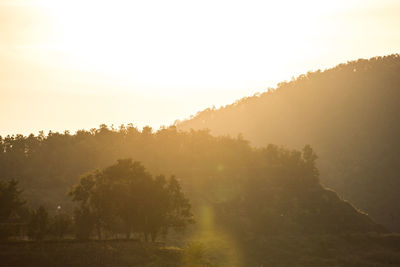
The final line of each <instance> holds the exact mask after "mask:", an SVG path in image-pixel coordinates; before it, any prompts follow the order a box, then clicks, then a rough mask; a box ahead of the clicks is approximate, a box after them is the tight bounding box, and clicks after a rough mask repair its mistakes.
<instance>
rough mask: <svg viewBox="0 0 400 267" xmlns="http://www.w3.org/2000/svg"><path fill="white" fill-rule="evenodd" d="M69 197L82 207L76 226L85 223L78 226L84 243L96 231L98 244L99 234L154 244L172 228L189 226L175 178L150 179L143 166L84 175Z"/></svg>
mask: <svg viewBox="0 0 400 267" xmlns="http://www.w3.org/2000/svg"><path fill="white" fill-rule="evenodd" d="M70 195H71V196H72V197H73V200H74V201H77V202H79V203H80V206H79V207H78V208H77V209H76V210H75V217H76V220H78V221H79V222H81V221H82V220H85V218H88V219H87V220H88V221H89V223H86V224H84V223H78V224H77V227H78V228H79V229H78V233H79V234H78V236H77V237H78V238H79V239H88V238H89V237H90V235H91V232H92V231H93V230H94V229H96V232H97V238H98V239H102V236H103V235H102V234H105V235H108V236H118V234H125V235H126V238H127V239H129V238H130V237H131V234H132V233H134V234H136V235H137V234H142V235H143V236H144V239H145V240H146V241H147V240H148V238H149V237H150V238H151V240H152V241H153V242H154V241H155V240H156V238H157V236H159V235H160V234H163V235H166V234H167V233H168V230H169V229H170V228H174V229H180V228H185V227H186V225H187V224H189V223H193V219H192V217H193V215H192V213H191V210H190V208H191V206H190V204H189V200H188V199H186V198H185V196H184V195H183V193H182V191H181V187H180V185H179V183H178V181H177V180H176V179H175V177H173V176H172V177H170V178H169V179H168V180H167V179H166V178H165V177H164V176H162V175H160V176H157V177H156V178H154V179H153V177H152V176H151V175H150V174H149V173H148V172H146V170H145V168H144V166H143V165H141V164H140V163H139V162H132V160H131V159H126V160H118V162H117V164H114V165H112V166H110V167H107V168H106V169H104V170H103V171H95V172H93V173H89V174H86V175H84V176H83V177H81V180H80V182H79V184H77V185H76V186H75V187H74V188H73V190H72V191H71V192H70Z"/></svg>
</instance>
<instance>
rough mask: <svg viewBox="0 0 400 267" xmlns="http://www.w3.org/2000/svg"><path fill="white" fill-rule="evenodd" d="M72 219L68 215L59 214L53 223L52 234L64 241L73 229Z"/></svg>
mask: <svg viewBox="0 0 400 267" xmlns="http://www.w3.org/2000/svg"><path fill="white" fill-rule="evenodd" d="M71 224H72V223H71V218H70V216H68V214H65V213H61V212H58V213H57V214H56V215H55V216H54V217H53V218H52V221H51V225H50V233H51V234H52V235H53V236H55V237H56V238H58V239H63V238H64V236H65V234H67V233H68V231H69V229H70V227H71Z"/></svg>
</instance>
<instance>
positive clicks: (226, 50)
mask: <svg viewBox="0 0 400 267" xmlns="http://www.w3.org/2000/svg"><path fill="white" fill-rule="evenodd" d="M399 14H400V1H399V0H376V1H372V0H337V1H320V0H318V1H317V0H304V1H298V0H296V1H289V0H280V1H267V0H264V1H252V0H241V1H234V0H229V1H219V0H212V1H209V0H202V1H190V0H182V1H176V0H172V1H153V0H146V1H118V0H114V1H83V0H81V1H76V0H69V1H57V0H0V135H3V136H4V135H7V134H13V133H23V134H29V133H31V132H33V133H35V134H36V133H37V132H38V131H39V130H45V132H47V131H48V130H56V131H63V130H65V129H69V130H72V131H74V130H77V129H82V128H85V129H89V128H92V127H96V126H98V125H99V124H101V123H106V124H114V125H116V126H118V125H120V124H122V123H130V122H133V123H134V124H136V125H137V126H139V127H142V126H144V125H151V126H153V127H154V128H158V127H159V126H160V125H169V124H172V123H173V122H174V120H176V119H183V118H188V117H189V115H190V114H195V113H196V112H197V111H199V110H202V109H204V108H206V107H210V106H213V105H215V106H216V107H219V106H220V105H225V104H229V103H231V102H233V101H235V100H237V99H239V98H241V97H243V96H248V95H253V94H254V93H256V92H261V91H265V90H266V89H267V88H268V87H270V86H272V87H273V86H275V84H276V83H277V82H280V81H283V80H290V79H291V77H292V76H296V75H299V74H301V73H305V72H307V71H309V70H316V69H324V68H327V67H332V66H334V65H336V64H339V63H343V62H346V61H348V60H353V59H358V58H369V57H373V56H378V55H386V54H392V53H398V52H399V48H400V31H399V29H400V15H399Z"/></svg>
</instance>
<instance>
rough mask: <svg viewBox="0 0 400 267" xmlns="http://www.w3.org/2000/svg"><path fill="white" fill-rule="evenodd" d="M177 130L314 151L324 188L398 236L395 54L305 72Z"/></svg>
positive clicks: (398, 65)
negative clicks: (307, 146) (236, 137)
mask: <svg viewBox="0 0 400 267" xmlns="http://www.w3.org/2000/svg"><path fill="white" fill-rule="evenodd" d="M176 127H177V128H178V129H180V130H189V129H206V128H207V129H210V131H211V133H212V134H213V135H216V136H218V135H226V134H229V135H233V136H236V135H238V134H242V135H243V136H244V138H246V139H248V140H250V141H251V143H252V144H253V145H255V146H265V145H267V144H269V143H273V144H277V145H282V146H286V147H291V148H300V147H303V146H304V145H306V144H309V145H311V146H312V147H313V148H314V150H315V151H316V153H317V154H318V156H319V161H318V168H319V170H320V173H321V175H320V179H321V182H322V183H323V184H324V185H326V186H328V187H330V188H332V189H334V190H336V191H337V192H338V193H339V194H340V195H341V196H342V197H344V198H345V199H347V200H349V201H350V202H352V203H353V204H354V205H355V206H356V207H358V208H360V209H361V210H363V211H365V212H367V213H368V214H369V215H370V216H371V217H372V218H373V219H374V220H376V221H377V222H379V223H381V224H384V225H385V226H387V227H388V228H389V229H391V230H397V231H399V230H400V205H398V203H399V201H400V194H399V193H398V190H399V188H400V175H399V174H400V157H399V156H398V153H399V151H400V138H399V137H400V55H399V54H393V55H389V56H384V57H374V58H371V59H359V60H356V61H351V62H347V63H345V64H340V65H338V66H336V67H334V68H331V69H327V70H324V71H320V70H318V71H314V72H308V73H307V74H304V75H300V76H299V77H297V78H296V79H292V80H291V81H289V82H282V83H280V84H278V86H277V87H276V88H275V89H269V90H268V91H267V92H264V93H261V94H256V95H254V96H251V97H246V98H243V99H241V100H239V101H236V102H235V103H233V104H231V105H227V106H225V107H221V108H219V109H205V110H203V111H201V112H199V113H197V114H196V115H195V116H192V117H191V118H190V119H188V120H185V121H180V122H179V121H178V122H177V123H176Z"/></svg>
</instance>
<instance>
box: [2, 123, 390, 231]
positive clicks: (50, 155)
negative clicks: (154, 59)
mask: <svg viewBox="0 0 400 267" xmlns="http://www.w3.org/2000/svg"><path fill="white" fill-rule="evenodd" d="M1 148H2V149H1V150H0V151H2V152H1V153H0V166H1V172H0V174H1V176H2V179H3V180H7V179H18V180H19V181H20V185H21V187H22V188H23V189H24V190H25V196H26V198H27V199H28V201H29V202H30V203H31V204H32V205H33V206H35V205H37V206H38V205H39V204H44V205H45V206H46V207H47V208H48V209H49V210H50V211H51V210H52V209H55V207H58V206H61V207H62V209H63V210H65V211H68V212H70V213H73V210H74V204H73V203H72V202H71V201H70V199H69V198H68V196H67V195H66V192H67V191H70V192H75V193H73V196H74V198H75V199H76V200H77V201H78V202H79V203H80V204H81V206H80V212H81V214H85V212H86V211H87V210H88V209H90V210H91V211H93V212H94V213H95V214H97V218H99V221H97V222H93V224H92V225H93V227H94V228H95V229H96V231H97V232H100V233H101V235H109V234H111V233H112V232H113V231H117V232H118V231H119V232H120V233H122V232H123V233H124V235H129V234H130V233H133V234H137V233H142V234H144V235H147V236H149V237H151V236H152V235H153V236H154V235H155V236H157V235H158V234H159V233H163V232H164V229H163V228H164V227H161V226H159V225H158V226H157V225H156V224H155V225H153V226H152V227H154V228H152V229H150V228H148V227H150V226H149V225H150V224H149V225H147V226H144V223H143V220H145V221H147V222H151V221H153V219H152V218H157V219H154V222H160V221H165V222H166V223H167V225H170V226H171V227H172V226H174V223H175V224H177V225H179V223H178V222H179V220H178V221H176V220H175V219H172V218H173V216H172V217H171V214H169V213H168V212H167V213H165V214H166V215H165V216H163V217H161V218H162V219H161V220H160V219H159V218H160V217H157V216H160V214H148V215H146V216H144V217H143V216H139V217H137V218H141V219H140V220H133V221H130V220H131V219H130V217H129V216H130V214H134V213H138V214H140V212H141V211H140V209H136V208H135V206H132V207H125V206H124V205H122V204H120V206H121V207H120V209H119V208H118V209H116V210H114V209H111V208H110V207H108V206H107V205H109V204H110V203H125V202H126V201H125V200H124V198H123V196H124V195H125V194H126V191H125V190H128V188H130V187H129V186H128V187H125V186H123V187H124V188H125V189H124V190H122V189H121V190H122V191H121V192H122V194H118V193H116V192H118V190H116V189H115V190H116V191H113V190H114V189H113V190H111V189H110V190H108V189H107V190H105V189H106V188H118V187H121V184H126V183H128V184H129V183H130V182H128V181H129V180H124V179H127V178H128V177H129V175H126V177H125V174H124V175H122V174H121V175H120V176H118V177H120V178H118V179H120V181H119V182H117V180H118V179H117V180H113V179H109V172H111V170H113V168H115V166H114V167H112V168H111V169H104V168H105V167H106V166H110V165H111V164H113V163H114V162H115V161H116V160H117V159H119V158H132V159H133V160H134V161H140V162H142V163H143V164H144V166H146V168H147V169H148V171H149V173H152V174H155V177H159V176H157V175H158V174H160V173H163V174H164V175H165V177H170V176H171V175H176V177H179V178H180V180H179V183H180V184H181V185H182V191H183V192H185V195H186V196H187V198H188V199H190V202H191V203H192V205H193V212H194V215H195V218H196V221H204V220H206V218H202V217H201V216H203V215H202V213H201V212H199V209H201V207H208V208H209V209H210V210H213V212H214V213H215V220H216V221H215V223H216V224H217V225H219V226H220V227H223V228H224V229H225V230H227V231H230V232H231V233H232V235H233V236H237V237H238V238H248V237H249V236H260V238H261V237H262V236H264V235H268V234H278V233H290V232H291V233H332V234H335V233H348V232H369V231H383V229H382V228H381V227H379V226H378V225H376V224H375V223H374V222H373V221H371V220H370V219H369V218H368V216H367V215H365V214H363V213H361V212H359V211H357V210H356V209H355V208H353V206H351V205H350V204H349V203H347V202H345V201H343V200H342V199H340V198H339V197H338V196H337V195H336V194H335V193H334V192H333V191H330V190H327V189H325V188H324V187H322V186H321V185H320V183H319V172H318V170H317V168H316V155H315V153H314V151H313V150H312V149H311V147H310V146H305V147H304V148H303V149H302V150H289V149H286V148H283V147H279V146H276V145H268V146H266V147H261V148H255V147H251V146H250V145H249V142H248V141H246V140H244V139H243V138H242V137H241V136H240V135H239V136H238V137H237V138H232V137H229V136H220V137H213V136H212V135H211V134H210V133H209V132H208V131H206V130H199V131H193V130H192V131H187V132H183V131H178V130H177V129H176V127H173V126H172V127H168V128H163V129H160V130H158V131H156V132H153V131H152V130H151V128H149V127H145V128H143V129H142V130H141V131H140V130H138V129H137V128H135V127H134V126H133V125H128V126H121V127H120V128H119V129H113V128H108V127H107V126H105V125H102V126H101V127H100V128H99V129H92V130H90V131H83V130H82V131H78V132H77V133H75V134H71V133H69V132H65V133H49V134H48V135H47V136H45V135H44V134H39V135H37V136H34V135H30V136H27V137H26V136H22V135H19V136H8V137H6V138H2V139H1ZM118 164H119V165H121V166H122V165H124V164H128V163H127V162H119V163H118ZM129 164H130V163H129ZM129 164H128V165H129ZM119 165H118V166H119ZM94 169H104V170H103V171H102V172H95V173H91V174H89V175H87V176H85V178H84V179H83V180H80V182H79V180H78V177H79V176H80V175H81V174H82V173H86V172H88V171H91V170H94ZM143 176H144V177H147V176H148V175H147V174H146V175H145V174H143ZM124 177H125V178H124ZM161 177H162V176H160V177H159V178H157V179H155V180H156V181H158V183H160V184H164V188H170V187H171V186H172V185H171V183H172V184H174V182H173V181H174V179H172V180H171V179H170V180H168V179H166V180H165V182H164V178H161ZM84 181H85V182H84ZM77 183H78V184H79V183H80V186H78V187H73V185H74V184H77ZM145 184H146V183H145ZM84 185H85V186H89V185H91V186H92V187H90V186H89V188H92V189H93V191H92V190H91V189H90V190H89V192H90V194H86V193H85V194H83V196H84V197H78V196H79V195H80V193H79V194H78V192H82V190H81V189H79V188H83V187H85V186H84ZM136 186H137V185H136V184H135V183H133V184H132V190H137V189H135V188H136ZM148 186H149V188H152V186H155V188H159V189H157V190H161V189H160V188H161V187H160V185H157V186H158V187H157V186H156V184H153V185H148ZM73 188H74V189H73ZM85 188H86V187H85ZM100 188H102V189H101V190H100ZM71 189H72V191H71ZM103 189H104V190H103ZM74 190H75V191H74ZM146 190H147V189H146ZM146 190H143V192H146ZM157 190H155V191H154V192H156V191H157ZM83 191H84V190H83ZM98 192H104V193H105V194H108V195H109V197H110V199H113V201H112V202H108V201H105V202H103V201H100V200H99V199H98V195H97V193H98ZM141 192H142V190H140V191H139V193H141ZM160 192H164V193H161V195H158V194H155V195H154V198H153V197H152V198H151V201H155V203H161V202H162V203H164V204H166V202H165V201H161V199H163V198H165V196H166V195H168V194H169V193H166V192H165V191H163V190H161V191H160ZM167 192H168V190H167ZM171 194H172V193H171ZM149 195H151V194H149ZM172 195H173V194H172ZM158 198H160V199H158ZM104 199H108V197H107V198H104ZM157 199H158V200H157ZM132 201H135V200H134V199H133V200H132ZM149 201H150V200H149ZM151 201H150V202H146V201H145V202H140V203H142V204H143V205H146V206H152V205H153V204H151V203H152V202H151ZM155 205H156V206H157V205H158V204H155ZM117 206H118V205H117ZM113 207H114V206H113ZM181 208H183V207H181ZM165 209H166V210H167V211H168V209H167V208H166V207H164V208H163V209H161V210H165ZM183 210H185V209H183ZM103 213H104V214H112V217H108V216H107V218H106V217H104V218H103V217H102V216H103V215H101V214H103ZM125 216H128V217H125ZM196 216H197V217H196ZM83 217H84V216H83ZM89 217H90V216H89ZM108 218H113V219H112V220H111V221H108ZM145 218H146V219H145ZM177 225H175V226H177ZM195 227H200V226H195ZM117 229H119V230H117ZM154 229H156V234H154ZM99 230H100V231H99ZM98 236H100V235H98Z"/></svg>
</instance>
